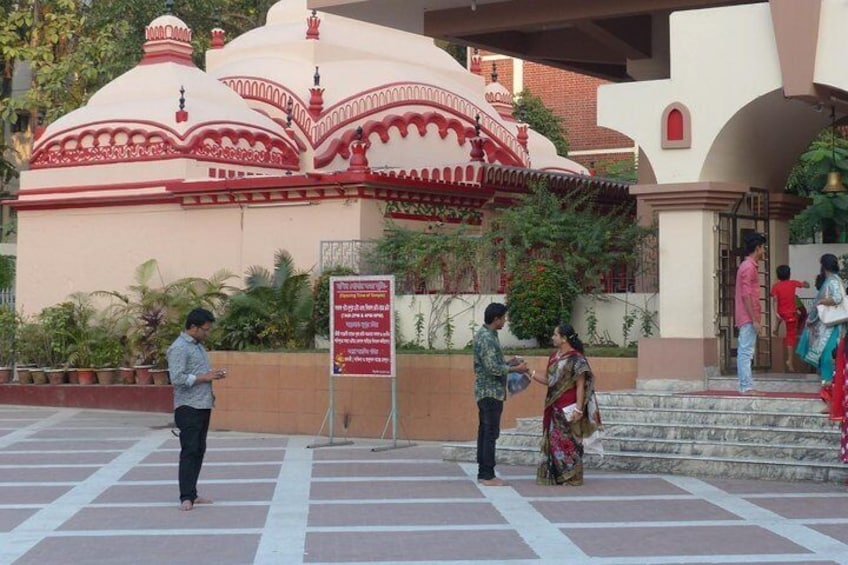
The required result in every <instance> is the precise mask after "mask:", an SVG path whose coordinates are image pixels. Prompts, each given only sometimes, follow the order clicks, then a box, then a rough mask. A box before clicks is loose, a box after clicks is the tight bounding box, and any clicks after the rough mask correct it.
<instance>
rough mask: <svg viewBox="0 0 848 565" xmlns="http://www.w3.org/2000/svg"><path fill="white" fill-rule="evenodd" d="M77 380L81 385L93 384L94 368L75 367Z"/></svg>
mask: <svg viewBox="0 0 848 565" xmlns="http://www.w3.org/2000/svg"><path fill="white" fill-rule="evenodd" d="M77 375H78V378H79V380H78V382H79V384H81V385H93V384H94V369H88V368H85V369H77Z"/></svg>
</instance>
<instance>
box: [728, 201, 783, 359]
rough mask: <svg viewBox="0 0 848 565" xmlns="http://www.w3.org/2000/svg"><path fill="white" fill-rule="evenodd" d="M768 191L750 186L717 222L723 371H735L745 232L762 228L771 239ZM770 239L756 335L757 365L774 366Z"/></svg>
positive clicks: (762, 264) (763, 265)
mask: <svg viewBox="0 0 848 565" xmlns="http://www.w3.org/2000/svg"><path fill="white" fill-rule="evenodd" d="M768 210H769V197H768V191H766V190H760V189H751V191H750V192H748V193H747V194H745V195H744V196H743V197H742V198H740V199H739V200H738V201H737V202H736V204H735V205H734V206H733V208H732V209H731V210H729V211H728V212H721V213H719V222H718V228H717V231H718V265H717V268H716V273H717V277H718V285H717V286H718V317H717V326H718V327H717V329H718V336H719V356H720V359H719V364H720V366H721V370H722V373H724V374H735V373H736V348H737V342H738V337H739V331H738V329H737V328H736V320H735V317H734V301H735V295H734V291H735V287H736V269H738V268H739V265H740V263H742V260H743V259H745V255H744V251H743V250H742V249H743V241H744V238H745V235H746V234H748V233H751V232H760V233H761V234H763V235H764V236H765V237H766V242H768V240H769V234H768V226H769V222H768ZM769 258H770V252H769V249H768V243H766V253H765V256H764V257H763V260H762V261H761V262H760V264H759V274H760V306H761V307H762V311H763V320H762V324H763V331H762V332H761V334H760V336H759V337H758V338H757V348H756V355H755V356H754V369H755V370H758V369H763V370H768V369H770V368H771V300H769V289H770V288H771V261H770V260H769Z"/></svg>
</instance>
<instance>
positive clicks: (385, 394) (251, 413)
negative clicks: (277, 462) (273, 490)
mask: <svg viewBox="0 0 848 565" xmlns="http://www.w3.org/2000/svg"><path fill="white" fill-rule="evenodd" d="M211 356H212V362H213V366H215V367H226V368H228V369H229V375H228V377H227V378H226V379H224V380H221V381H216V382H215V393H216V396H217V404H216V409H215V412H214V413H213V417H212V427H213V428H214V429H218V430H224V429H226V430H237V431H251V432H271V433H280V434H298V435H307V436H308V435H317V434H318V431H319V429H320V428H321V424H322V421H323V420H324V417H325V415H326V414H327V408H328V404H329V393H328V391H329V376H328V368H329V354H328V353H326V352H320V353H311V352H310V353H243V352H226V351H224V352H213V353H212V354H211ZM526 359H527V361H528V363H529V364H530V366H531V367H532V368H535V369H536V370H537V371H538V372H543V371H544V369H545V365H546V363H547V358H546V357H526ZM397 362H398V367H397V372H398V377H397V379H398V380H397V390H398V392H397V400H398V414H399V418H398V439H412V440H435V441H451V440H470V439H473V438H475V437H476V434H477V406H476V404H475V402H474V375H473V371H472V360H471V355H470V354H462V353H456V354H450V355H435V354H406V353H404V354H399V355H398V356H397ZM589 362H590V364H591V365H592V368H593V370H594V372H595V373H596V375H597V388H598V390H622V389H634V388H635V387H636V358H590V359H589ZM335 390H336V394H335V399H336V410H335V412H336V425H335V436H336V438H343V437H345V436H349V437H367V438H377V437H380V435H381V433H382V432H383V429H384V426H385V425H386V421H387V418H388V416H389V413H390V410H391V382H390V380H389V379H380V378H361V377H336V379H335ZM544 398H545V387H543V386H540V385H538V384H536V383H534V384H531V386H530V388H529V389H527V390H526V391H524V392H522V393H521V394H518V395H516V396H515V397H514V398H512V399H510V400H509V401H508V402H507V403H506V405H505V408H504V416H503V421H502V427H504V428H511V427H514V425H515V420H516V418H522V417H529V416H539V415H541V413H542V407H543V405H544ZM387 433H388V434H391V428H389V430H388V432H387ZM322 435H327V429H326V426H325V428H324V430H323V432H322Z"/></svg>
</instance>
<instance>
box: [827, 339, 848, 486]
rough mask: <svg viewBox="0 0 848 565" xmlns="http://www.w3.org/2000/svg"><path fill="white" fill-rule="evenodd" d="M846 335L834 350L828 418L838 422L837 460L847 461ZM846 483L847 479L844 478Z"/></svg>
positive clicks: (847, 387)
mask: <svg viewBox="0 0 848 565" xmlns="http://www.w3.org/2000/svg"><path fill="white" fill-rule="evenodd" d="M846 379H848V336H846V337H843V338H842V340H841V341H840V343H839V347H838V348H837V350H836V370H835V371H834V374H833V394H832V395H831V399H830V410H829V412H830V419H831V420H833V421H834V422H839V424H840V428H841V431H842V438H841V440H840V442H839V460H840V461H842V462H843V463H848V382H846ZM845 483H846V484H848V479H846V480H845Z"/></svg>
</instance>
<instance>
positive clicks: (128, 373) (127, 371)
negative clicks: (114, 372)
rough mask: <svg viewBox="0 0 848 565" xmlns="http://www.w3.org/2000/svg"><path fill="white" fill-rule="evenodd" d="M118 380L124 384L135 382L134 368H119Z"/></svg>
mask: <svg viewBox="0 0 848 565" xmlns="http://www.w3.org/2000/svg"><path fill="white" fill-rule="evenodd" d="M118 382H119V383H122V384H125V385H131V384H135V369H133V368H132V367H121V368H119V369H118Z"/></svg>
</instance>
